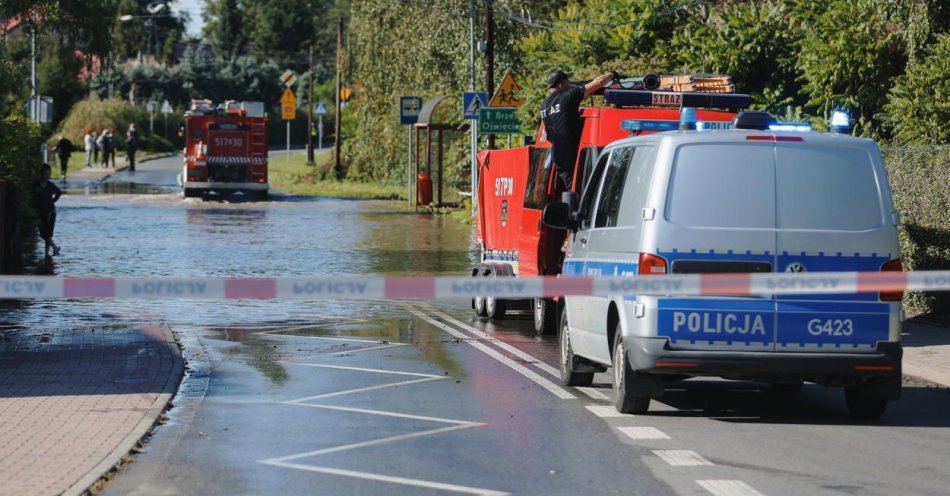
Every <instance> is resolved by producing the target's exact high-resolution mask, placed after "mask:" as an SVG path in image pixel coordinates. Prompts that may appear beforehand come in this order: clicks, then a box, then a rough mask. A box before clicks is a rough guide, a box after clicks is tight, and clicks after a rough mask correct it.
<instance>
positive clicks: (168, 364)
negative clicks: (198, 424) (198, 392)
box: [0, 326, 184, 495]
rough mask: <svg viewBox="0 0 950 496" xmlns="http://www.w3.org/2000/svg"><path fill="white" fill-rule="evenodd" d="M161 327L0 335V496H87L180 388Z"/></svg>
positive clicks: (178, 370)
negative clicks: (46, 495)
mask: <svg viewBox="0 0 950 496" xmlns="http://www.w3.org/2000/svg"><path fill="white" fill-rule="evenodd" d="M183 368H184V367H183V364H182V359H181V355H180V353H179V350H178V346H177V344H176V343H175V340H174V338H173V336H172V333H171V331H170V330H169V329H168V328H167V327H164V326H144V327H133V328H127V327H126V328H119V329H115V328H108V327H98V328H84V329H74V330H56V331H48V332H41V331H39V330H28V331H24V330H5V331H2V332H0V481H3V482H2V483H0V495H7V494H10V495H14V494H17V495H19V494H37V495H42V494H82V493H83V492H85V491H86V490H87V489H88V488H89V487H90V486H92V485H93V484H94V483H95V482H96V481H97V480H98V479H99V478H100V477H102V476H103V475H104V474H106V473H108V472H109V471H110V470H112V468H113V467H115V466H116V465H117V464H118V463H119V462H121V461H122V458H123V457H124V456H125V455H127V454H128V453H129V452H130V451H131V450H132V449H133V448H134V447H135V444H136V443H137V442H138V441H139V440H140V439H141V438H142V437H143V436H145V435H146V434H147V433H148V431H149V430H150V429H151V428H152V426H153V425H154V424H155V422H156V421H157V420H158V418H159V415H160V414H161V413H162V411H164V409H165V407H166V406H167V405H168V402H169V401H170V399H171V397H172V395H174V393H175V391H176V390H177V388H178V385H179V383H180V381H181V377H182V372H183Z"/></svg>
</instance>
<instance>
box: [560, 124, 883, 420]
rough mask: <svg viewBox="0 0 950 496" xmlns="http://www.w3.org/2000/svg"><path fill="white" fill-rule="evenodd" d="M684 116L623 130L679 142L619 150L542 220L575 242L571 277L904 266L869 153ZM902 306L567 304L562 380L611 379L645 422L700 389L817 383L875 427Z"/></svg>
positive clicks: (775, 299) (832, 138)
mask: <svg viewBox="0 0 950 496" xmlns="http://www.w3.org/2000/svg"><path fill="white" fill-rule="evenodd" d="M682 115H683V118H682V121H681V122H674V121H653V122H650V123H644V122H630V121H627V122H624V128H625V129H630V130H634V131H635V130H637V129H641V128H649V129H651V130H656V129H675V130H674V131H669V132H659V133H656V134H650V135H646V136H634V137H631V138H626V139H622V140H619V141H616V142H613V143H611V144H610V145H609V146H607V147H605V148H604V150H603V151H602V152H601V154H600V155H599V158H598V160H597V163H596V167H595V168H594V170H593V173H592V176H591V179H590V180H589V181H588V182H587V187H586V188H585V190H584V191H583V193H582V194H581V195H580V197H578V196H577V195H576V194H574V193H565V195H564V198H563V199H564V202H560V203H552V204H550V205H548V206H547V207H546V209H545V212H544V215H543V219H544V222H545V224H547V225H548V226H549V227H553V228H559V229H569V230H570V235H569V244H568V246H567V250H566V253H565V260H564V266H563V272H562V274H563V275H564V276H594V277H605V276H635V277H649V276H651V275H654V274H710V273H712V274H722V273H730V274H734V273H781V272H851V271H854V272H872V271H874V272H877V271H900V270H902V268H901V262H900V255H899V251H898V239H897V223H898V215H897V213H896V212H895V211H894V209H893V206H892V201H891V192H890V188H889V186H888V181H887V175H886V173H885V170H884V165H883V162H882V159H881V154H880V151H879V149H878V146H877V144H876V143H875V142H874V141H872V140H869V139H860V138H855V137H852V136H849V135H847V134H846V133H840V132H839V133H835V132H832V133H830V134H825V133H817V132H811V131H810V127H809V126H807V125H798V124H783V123H778V122H776V120H775V119H774V118H773V117H771V116H770V115H769V114H767V113H763V112H743V113H741V114H739V115H738V116H737V117H736V118H735V120H734V121H733V123H732V126H731V129H721V126H719V127H720V128H719V129H714V130H709V131H705V130H702V126H703V123H701V122H700V123H696V122H695V113H694V112H691V109H683V112H682ZM836 120H837V119H836ZM846 122H847V117H846V116H845V123H846ZM832 125H833V127H832V129H836V128H835V127H834V126H835V125H838V126H840V125H841V123H840V122H835V121H833V122H832ZM696 128H699V129H696ZM901 296H902V295H901V294H900V293H896V292H895V293H855V294H833V295H829V294H823V295H822V294H819V295H815V294H802V295H789V294H781V295H772V294H754V295H748V296H729V295H722V296H715V295H703V296H645V295H629V294H628V295H617V296H608V295H604V296H596V295H595V296H568V297H566V298H565V305H564V310H563V313H562V315H561V322H560V326H559V328H560V329H559V339H560V348H561V360H560V362H561V376H562V382H563V383H564V384H566V385H572V386H579V385H589V384H590V383H591V381H592V380H593V376H594V373H595V372H603V371H606V370H607V368H608V367H612V368H613V377H614V381H613V382H614V390H615V393H616V407H617V409H618V410H619V411H620V412H623V413H642V412H645V411H647V410H648V408H649V404H650V400H651V398H655V397H658V396H660V395H662V393H663V389H664V387H665V385H666V384H667V383H669V382H671V381H676V380H682V379H684V378H689V377H702V376H707V377H723V378H726V379H739V380H755V381H762V382H767V383H770V384H772V385H773V386H774V387H775V388H778V389H786V390H788V389H791V390H796V389H798V388H800V387H801V385H802V383H803V382H805V381H808V382H814V383H818V384H823V385H826V386H837V387H844V391H845V399H846V402H847V405H848V409H849V411H850V413H851V414H852V415H853V416H855V417H878V416H880V415H881V414H883V413H884V411H885V409H886V407H887V403H888V401H891V400H896V399H898V398H899V397H900V392H901V355H902V348H901V345H900V336H901V319H902V309H901Z"/></svg>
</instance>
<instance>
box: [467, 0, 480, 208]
mask: <svg viewBox="0 0 950 496" xmlns="http://www.w3.org/2000/svg"><path fill="white" fill-rule="evenodd" d="M468 14H469V17H468V34H469V38H470V39H469V41H470V43H471V44H470V46H469V52H468V71H469V75H470V77H471V80H472V81H471V82H472V85H471V91H473V92H475V91H478V88H476V87H475V0H471V1H470V2H469V11H468ZM469 122H470V123H471V126H472V128H471V131H472V144H471V154H472V157H471V165H470V167H471V169H472V172H471V174H469V176H470V177H471V179H472V185H471V186H472V190H471V191H472V216H473V217H474V216H475V214H476V212H477V209H478V191H477V190H478V157H476V155H478V120H472V121H469Z"/></svg>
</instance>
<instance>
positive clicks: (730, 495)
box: [696, 480, 765, 496]
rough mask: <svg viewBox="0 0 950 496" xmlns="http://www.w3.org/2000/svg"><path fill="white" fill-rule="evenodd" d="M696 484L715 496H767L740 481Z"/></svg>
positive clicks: (707, 481) (699, 481)
mask: <svg viewBox="0 0 950 496" xmlns="http://www.w3.org/2000/svg"><path fill="white" fill-rule="evenodd" d="M696 483H697V484H699V485H700V486H702V487H703V489H705V490H707V491H709V492H710V493H712V494H713V495H715V496H765V495H764V494H762V493H760V492H758V491H756V490H755V489H754V488H752V486H750V485H748V484H746V483H745V482H742V481H740V480H698V481H696Z"/></svg>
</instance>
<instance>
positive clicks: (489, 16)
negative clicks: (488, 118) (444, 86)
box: [485, 2, 495, 150]
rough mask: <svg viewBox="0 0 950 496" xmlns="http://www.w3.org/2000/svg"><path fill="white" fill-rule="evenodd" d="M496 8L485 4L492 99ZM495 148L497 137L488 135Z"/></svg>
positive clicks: (487, 85)
mask: <svg viewBox="0 0 950 496" xmlns="http://www.w3.org/2000/svg"><path fill="white" fill-rule="evenodd" d="M494 74H495V8H494V6H493V5H492V2H485V93H487V94H488V98H489V99H491V97H492V95H493V94H494V93H495V77H494ZM494 148H495V135H494V134H489V135H488V149H489V150H492V149H494Z"/></svg>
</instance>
